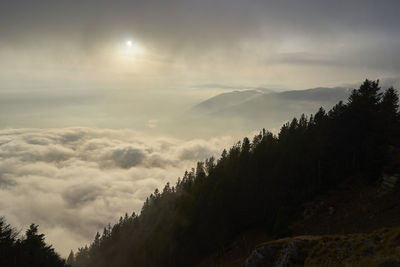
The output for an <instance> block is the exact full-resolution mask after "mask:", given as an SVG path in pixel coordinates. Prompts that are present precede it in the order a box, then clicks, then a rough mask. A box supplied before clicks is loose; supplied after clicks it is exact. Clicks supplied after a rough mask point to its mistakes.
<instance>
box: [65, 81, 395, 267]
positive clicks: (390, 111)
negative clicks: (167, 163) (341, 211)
mask: <svg viewBox="0 0 400 267" xmlns="http://www.w3.org/2000/svg"><path fill="white" fill-rule="evenodd" d="M399 126H400V124H399V113H398V95H397V92H396V91H395V90H394V89H393V88H389V89H387V90H385V91H383V90H381V88H380V87H379V81H369V80H366V81H365V82H364V83H363V84H362V85H361V86H360V88H359V89H358V90H353V91H352V93H351V95H350V97H349V99H348V101H347V102H346V103H343V102H339V103H338V104H337V105H335V106H334V107H333V108H332V109H331V110H329V111H328V112H326V111H325V110H324V109H323V108H320V109H319V110H318V111H317V112H316V113H315V114H314V115H311V116H309V117H306V116H305V115H302V116H301V117H300V118H294V119H293V120H292V121H291V122H288V123H286V124H284V125H283V126H282V128H281V130H280V132H279V134H277V135H274V134H272V133H270V132H268V131H265V130H263V131H261V132H260V133H259V134H258V135H256V136H254V138H253V140H252V141H251V140H249V139H248V138H244V139H243V141H241V142H238V143H237V144H236V145H234V146H233V147H231V148H230V149H229V150H224V151H223V152H222V154H221V157H220V158H219V159H218V160H215V159H214V158H209V159H206V160H205V161H204V162H198V163H197V166H196V168H193V169H192V170H190V171H186V172H185V174H184V176H183V177H182V179H178V182H177V183H176V185H175V186H171V185H170V184H169V183H167V184H166V185H165V187H164V188H163V189H162V190H158V189H156V190H155V191H154V193H153V194H151V195H150V196H149V197H148V198H147V199H146V201H145V203H144V205H143V207H142V210H141V213H140V215H136V214H135V213H134V214H132V215H130V216H129V215H128V214H126V215H125V216H124V217H121V218H120V221H119V223H117V224H115V225H114V226H112V227H111V226H108V227H106V228H105V229H104V232H103V233H102V234H100V233H97V234H96V236H95V239H94V241H93V243H92V244H90V246H89V247H87V246H86V247H84V248H80V249H79V250H78V251H77V252H76V254H75V255H74V254H73V253H72V252H71V255H70V257H69V259H68V263H70V264H72V265H73V266H76V267H79V266H96V267H101V266H188V265H191V264H195V263H196V262H198V261H199V260H200V259H201V258H203V257H205V256H206V255H208V254H209V253H210V252H212V251H213V250H215V249H218V248H220V247H223V246H224V244H226V243H227V242H229V241H230V240H231V239H232V238H233V237H234V236H235V235H236V234H238V233H240V232H241V231H244V230H246V229H249V228H252V227H262V228H263V229H265V231H266V232H267V233H269V234H270V235H271V236H275V237H281V236H286V235H290V232H289V229H288V225H289V223H290V221H291V220H292V218H293V217H294V216H295V215H296V214H297V213H298V212H300V211H301V204H302V203H303V202H304V201H307V200H310V199H312V198H313V197H314V196H315V195H316V194H319V193H321V192H323V191H325V190H327V189H330V188H333V187H335V186H337V185H339V184H340V183H342V182H343V181H345V180H348V179H351V178H352V177H354V176H355V175H358V176H360V177H363V179H364V181H365V182H367V183H376V182H377V181H378V179H379V177H380V174H381V172H382V170H383V168H384V167H385V165H386V162H387V161H388V156H389V154H390V151H391V150H393V148H398V147H399V142H400V137H399V134H400V131H399V129H400V128H399ZM391 171H397V170H394V169H393V168H392V169H391Z"/></svg>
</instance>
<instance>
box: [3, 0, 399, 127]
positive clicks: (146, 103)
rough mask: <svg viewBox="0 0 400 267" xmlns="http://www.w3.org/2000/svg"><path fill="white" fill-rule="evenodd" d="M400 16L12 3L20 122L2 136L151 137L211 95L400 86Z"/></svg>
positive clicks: (386, 9)
mask: <svg viewBox="0 0 400 267" xmlns="http://www.w3.org/2000/svg"><path fill="white" fill-rule="evenodd" d="M399 9H400V2H399V1H396V0H391V1H389V0H383V1H376V0H375V1H374V0H358V1H354V0H353V1H352V0H346V1H345V0H337V1H327V0H325V1H323V0H303V1H297V0H286V1H285V0H279V1H278V0H276V1H267V0H263V1H262V0H249V1H239V0H221V1H216V0H212V1H211V0H201V1H194V0H185V1H183V0H182V1H180V0H170V1H165V0H156V1H154V0H149V1H127V0H126V1H123V0H115V1H101V0H96V1H94V0H88V1H75V0H73V1H62V0H60V1H50V0H48V1H43V0H37V1H30V0H15V1H14V0H13V1H2V3H1V8H0V58H1V60H0V94H1V98H2V99H3V102H7V103H9V105H11V106H10V107H9V106H5V105H3V110H4V109H5V108H6V109H10V108H11V109H12V110H13V113H12V114H13V115H12V117H10V116H11V114H9V115H8V117H7V118H6V117H5V116H0V119H1V126H2V127H23V126H30V127H35V126H40V127H46V126H50V127H52V126H57V127H60V126H75V125H76V124H79V125H82V126H101V127H107V126H109V127H123V125H124V126H125V127H128V128H129V127H131V128H136V127H139V126H140V127H145V124H146V123H147V121H148V120H160V118H158V117H160V116H161V117H162V115H165V114H168V113H169V112H174V111H179V110H181V109H183V108H187V107H188V106H190V105H192V104H194V103H196V102H198V101H199V100H201V99H205V98H207V97H210V96H212V95H213V94H215V93H216V92H217V91H218V89H220V88H213V89H214V90H207V88H206V87H204V86H202V85H203V84H221V85H223V86H224V87H225V88H226V87H227V86H228V87H235V86H237V87H238V88H246V87H257V86H262V87H264V88H277V89H300V88H302V89H305V88H310V87H317V86H338V85H343V84H356V83H359V82H361V81H362V80H363V79H365V78H367V77H368V78H370V79H376V78H380V79H384V78H389V79H397V76H398V74H399V73H400V58H399V57H400V56H399V55H400V54H399V53H398V51H399V48H400V34H399V28H400V17H399V16H398V10H399ZM128 42H130V43H129V45H128ZM215 89H216V90H217V91H216V90H215ZM27 99H28V100H27ZM27 102H29V103H27ZM54 105H55V106H56V107H57V109H55V108H54ZM21 109H22V111H23V112H24V113H21ZM3 110H2V111H3ZM25 111H30V114H29V116H28V117H27V118H25V117H26V112H25ZM76 113H78V114H80V116H77V115H78V114H76ZM144 113H146V115H143V114H144ZM44 114H47V116H43V115H44ZM62 114H64V117H63V115H62ZM126 114H129V115H131V114H135V116H136V120H135V119H132V118H128V117H126V116H124V115H126ZM139 117H143V118H141V119H139ZM115 118H120V119H121V120H120V121H121V123H119V124H118V123H116V122H115ZM33 121H34V122H35V123H33Z"/></svg>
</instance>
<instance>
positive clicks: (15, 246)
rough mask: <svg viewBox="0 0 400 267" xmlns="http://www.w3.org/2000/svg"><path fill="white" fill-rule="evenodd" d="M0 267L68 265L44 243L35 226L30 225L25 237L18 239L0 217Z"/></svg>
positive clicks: (14, 232) (62, 266) (42, 236)
mask: <svg viewBox="0 0 400 267" xmlns="http://www.w3.org/2000/svg"><path fill="white" fill-rule="evenodd" d="M0 266H5V267H67V266H68V265H66V264H65V260H63V259H61V258H60V256H59V255H58V254H57V253H56V252H54V249H53V248H52V247H51V246H49V245H47V244H46V243H45V241H44V234H39V233H38V226H37V225H35V224H31V225H30V227H29V228H28V229H27V230H26V232H25V236H23V237H20V238H18V232H17V231H16V230H15V229H14V228H13V227H12V226H11V225H9V224H7V223H6V221H5V220H4V218H2V217H0Z"/></svg>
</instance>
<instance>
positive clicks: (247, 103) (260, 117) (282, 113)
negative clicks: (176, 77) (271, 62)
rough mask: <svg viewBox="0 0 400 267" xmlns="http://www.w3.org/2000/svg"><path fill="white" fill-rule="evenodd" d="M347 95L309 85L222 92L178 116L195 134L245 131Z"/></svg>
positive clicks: (278, 123) (274, 123)
mask: <svg viewBox="0 0 400 267" xmlns="http://www.w3.org/2000/svg"><path fill="white" fill-rule="evenodd" d="M349 94H350V90H349V89H346V88H341V87H336V88H322V87H321V88H312V89H306V90H295V91H283V92H269V91H266V90H243V91H232V92H227V93H222V94H219V95H216V96H214V97H211V98H209V99H206V100H205V101H203V102H201V103H199V104H197V105H195V106H194V107H193V108H192V109H190V110H189V111H188V112H187V113H185V115H184V116H183V117H182V118H180V120H183V121H184V122H185V125H189V126H190V128H193V129H194V131H195V132H196V133H204V134H205V135H207V134H208V135H210V134H211V135H212V134H218V133H221V132H223V131H224V130H226V129H231V130H234V131H239V132H244V133H246V134H247V133H248V132H251V131H254V130H258V129H259V128H260V125H262V126H264V127H265V128H267V129H274V128H279V127H280V126H281V125H282V123H283V122H284V121H286V120H287V119H288V118H293V117H296V116H299V115H300V114H302V113H304V114H306V115H309V114H313V113H315V111H316V110H318V108H320V107H323V108H324V109H330V108H332V107H333V106H334V105H335V104H336V103H338V102H339V101H344V100H346V99H347V97H348V96H349Z"/></svg>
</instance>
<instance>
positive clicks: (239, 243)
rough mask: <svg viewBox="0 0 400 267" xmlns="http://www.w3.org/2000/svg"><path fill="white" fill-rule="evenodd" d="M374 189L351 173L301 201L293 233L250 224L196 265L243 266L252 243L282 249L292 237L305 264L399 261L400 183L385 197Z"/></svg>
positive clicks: (335, 264)
mask: <svg viewBox="0 0 400 267" xmlns="http://www.w3.org/2000/svg"><path fill="white" fill-rule="evenodd" d="M378 190H379V186H372V185H366V184H363V183H361V182H358V180H357V179H356V178H355V179H354V180H353V181H352V182H350V183H347V184H343V185H341V186H340V187H339V188H337V189H336V190H332V191H330V192H327V193H325V194H323V195H321V196H318V197H316V198H315V199H314V200H313V201H311V202H309V203H306V204H305V205H304V213H303V214H299V216H298V217H297V219H296V220H295V221H294V222H293V224H292V225H291V232H292V236H293V237H289V238H286V239H280V240H275V241H268V240H272V238H271V237H269V236H268V235H267V234H266V233H265V232H264V231H263V230H262V229H251V230H249V231H247V232H244V233H241V234H240V235H238V236H237V238H236V239H235V240H234V241H233V242H232V243H230V244H228V245H227V246H226V247H225V248H224V249H223V250H221V251H218V252H215V253H214V254H213V255H211V256H210V257H208V258H207V259H205V260H204V261H203V262H202V263H201V264H199V266H213V265H216V266H242V264H243V262H244V261H245V259H246V258H247V257H248V256H249V255H250V254H251V251H253V249H254V247H259V246H261V245H265V244H270V245H274V246H278V247H281V249H284V248H285V247H286V246H287V245H288V244H289V243H290V242H291V241H293V240H299V241H300V243H299V244H302V246H301V247H302V250H303V251H302V252H301V253H303V254H304V259H303V260H304V261H305V263H306V265H309V266H315V265H317V266H318V265H319V266H320V265H321V264H323V265H326V264H328V265H329V264H332V265H331V266H341V265H343V264H350V263H351V264H350V265H351V266H352V265H354V266H369V265H371V266H400V186H397V187H396V188H395V190H394V191H392V192H390V193H388V194H386V195H384V196H378V194H377V192H378ZM296 236H297V237H296ZM262 241H268V242H267V243H261V242H262ZM372 243H373V245H372ZM257 244H259V245H257ZM371 246H373V248H371ZM324 261H326V262H325V263H324ZM391 261H393V262H395V261H398V264H394V265H392V264H391V263H390V262H391ZM367 263H368V264H369V265H366V264H367ZM383 263H384V264H383ZM382 264H383V265H382ZM266 266H268V264H266Z"/></svg>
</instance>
